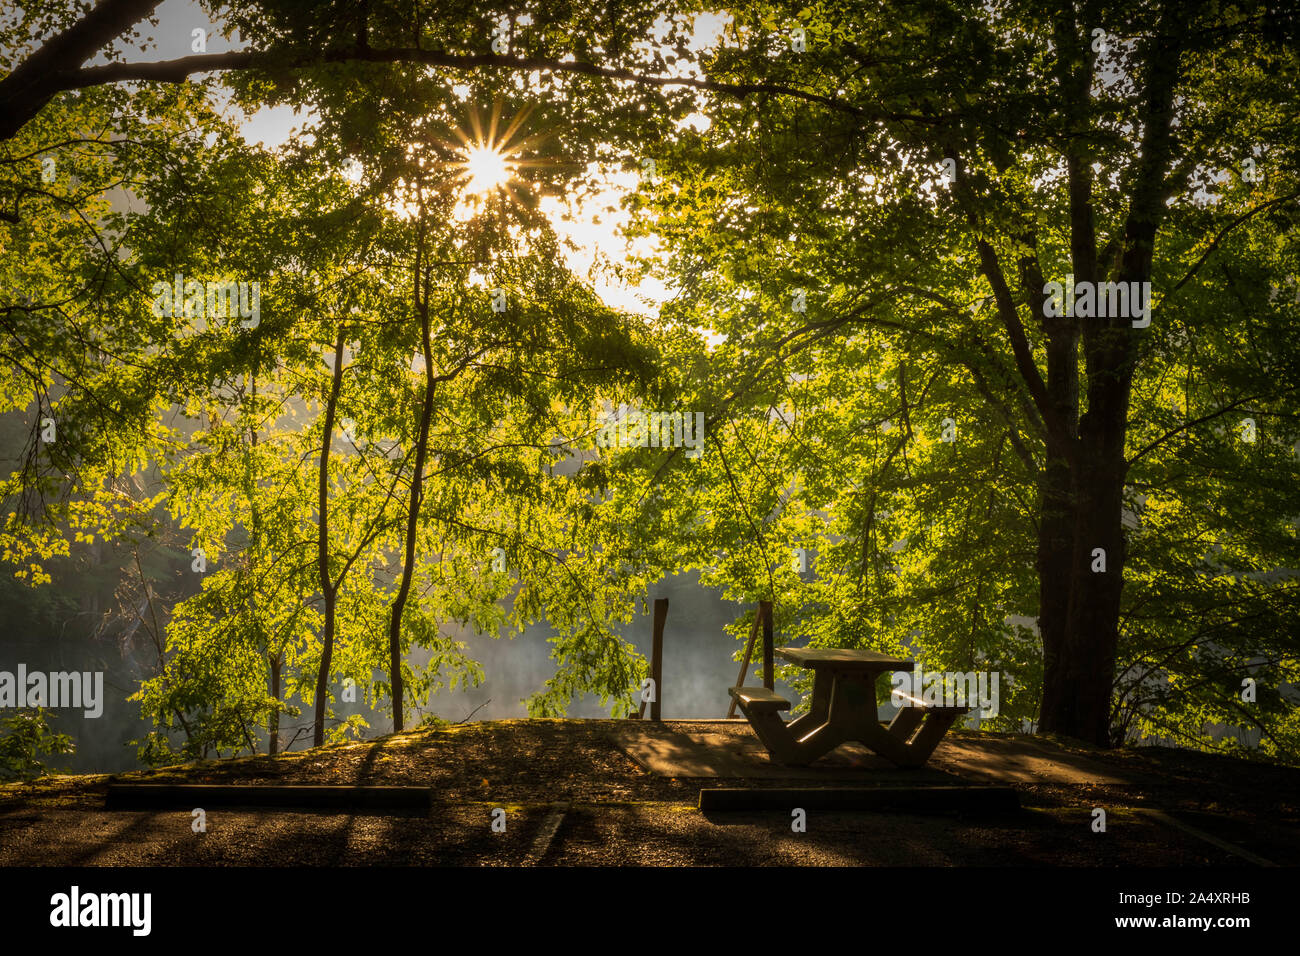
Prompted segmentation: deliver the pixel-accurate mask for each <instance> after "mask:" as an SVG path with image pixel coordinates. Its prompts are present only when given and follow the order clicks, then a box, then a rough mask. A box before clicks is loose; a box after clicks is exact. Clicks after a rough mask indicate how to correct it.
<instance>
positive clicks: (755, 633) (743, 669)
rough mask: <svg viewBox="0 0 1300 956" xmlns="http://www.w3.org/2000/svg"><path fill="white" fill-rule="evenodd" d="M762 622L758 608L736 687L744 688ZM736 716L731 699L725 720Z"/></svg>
mask: <svg viewBox="0 0 1300 956" xmlns="http://www.w3.org/2000/svg"><path fill="white" fill-rule="evenodd" d="M762 621H763V611H762V609H761V608H760V609H759V610H758V612H757V613H755V614H754V623H753V624H751V625H750V626H749V643H747V644H746V645H745V659H744V660H743V661H741V662H740V675H739V676H738V677H737V678H736V686H737V687H744V686H745V672H746V671H748V670H749V658H750V656H751V655H752V654H753V653H754V638H756V637H758V625H759V624H761V623H762ZM735 716H736V698H734V697H733V698H731V706H730V707H728V708H727V719H728V720H730V719H731V718H732V717H735Z"/></svg>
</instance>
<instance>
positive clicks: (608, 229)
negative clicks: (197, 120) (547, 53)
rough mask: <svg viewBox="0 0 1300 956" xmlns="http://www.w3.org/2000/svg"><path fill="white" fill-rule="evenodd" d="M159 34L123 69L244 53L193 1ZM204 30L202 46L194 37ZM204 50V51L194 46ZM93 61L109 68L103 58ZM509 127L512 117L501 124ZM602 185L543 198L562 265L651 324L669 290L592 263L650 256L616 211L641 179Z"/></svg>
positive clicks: (261, 133)
mask: <svg viewBox="0 0 1300 956" xmlns="http://www.w3.org/2000/svg"><path fill="white" fill-rule="evenodd" d="M155 15H156V18H157V22H158V26H157V28H152V27H147V26H146V27H145V28H144V29H143V30H142V33H143V34H144V35H145V36H146V37H147V38H148V40H149V41H150V42H148V43H147V45H146V48H145V49H144V50H141V49H139V48H132V49H129V50H126V51H124V52H123V55H122V57H121V59H123V60H125V61H128V62H137V61H140V62H148V61H155V60H168V59H176V58H179V57H184V56H191V55H193V54H194V53H197V52H206V53H223V52H227V51H230V50H237V49H242V48H243V43H242V42H241V41H240V39H239V37H238V35H236V36H235V37H234V38H233V41H234V42H232V41H231V40H227V39H225V38H224V37H222V36H221V35H220V32H219V29H218V27H219V24H214V23H213V22H212V20H211V19H210V18H209V17H208V16H207V14H206V13H204V12H203V10H202V8H201V7H200V6H199V5H198V3H196V2H194V0H164V2H163V3H161V4H159V6H158V8H157V10H156V13H155ZM728 20H729V15H728V14H705V15H703V16H701V17H698V18H697V19H696V21H695V25H694V36H693V42H692V44H691V47H692V48H693V49H695V50H700V49H703V48H705V47H708V46H711V45H713V44H715V43H717V42H719V40H720V39H721V37H722V32H723V29H724V26H725V24H726V22H727V21H728ZM199 30H201V31H203V36H202V38H201V41H200V39H199V38H198V37H196V34H195V31H199ZM656 35H657V33H656V30H655V28H654V27H653V26H652V27H651V29H650V30H649V31H648V39H647V40H646V41H645V42H646V43H650V42H653V41H654V39H655V37H656ZM200 42H201V43H202V49H199V48H197V46H196V44H198V43H200ZM93 62H107V60H106V59H105V58H103V57H102V56H101V57H99V58H97V60H95V61H93ZM673 71H674V72H675V73H680V74H682V75H686V74H688V73H690V72H692V68H691V66H690V65H689V64H687V63H685V61H678V64H677V65H675V66H674V68H673ZM452 89H453V91H454V92H457V93H461V94H463V93H467V92H468V89H467V88H466V87H464V86H453V87H452ZM223 107H224V112H225V113H226V115H227V116H228V117H230V118H231V119H232V120H234V121H235V122H237V123H239V124H240V126H241V127H242V135H243V137H244V139H245V140H246V141H247V142H249V143H256V144H260V145H262V146H263V147H266V148H268V149H274V148H276V147H277V146H280V145H282V144H283V143H285V142H286V141H287V140H288V139H289V138H290V137H291V136H292V135H293V132H294V130H295V129H302V128H304V127H309V126H310V125H311V123H312V122H313V119H314V117H313V115H312V113H311V111H310V110H302V111H296V110H295V109H294V108H292V107H290V106H276V107H264V108H262V109H259V110H257V111H256V112H254V113H251V114H249V113H245V112H244V111H242V110H241V109H239V108H238V107H236V106H234V105H233V104H231V103H230V102H229V101H228V100H227V101H226V102H225V103H224V104H223ZM506 121H507V122H508V121H509V117H506ZM687 122H688V123H689V124H691V125H693V126H695V127H696V128H702V127H703V126H704V125H706V124H707V123H708V122H709V121H708V119H707V118H706V117H704V116H702V115H698V114H697V115H695V116H693V117H690V118H688V120H687ZM591 172H594V173H595V174H596V181H597V182H599V183H600V184H601V186H600V187H599V188H598V189H597V190H595V191H594V192H591V193H587V194H584V195H583V196H581V197H576V196H566V197H555V196H547V197H543V198H542V200H541V203H540V208H541V209H542V211H543V212H544V213H545V214H546V216H547V218H548V219H549V220H550V221H551V224H552V226H553V228H554V229H555V231H556V232H557V234H558V235H559V236H560V238H561V239H562V240H568V242H564V243H562V248H563V249H564V250H565V253H564V254H565V259H566V264H567V265H568V267H569V269H570V270H571V271H572V272H573V273H574V274H575V275H578V276H580V277H582V278H584V279H586V280H587V281H588V282H589V284H590V285H591V287H592V289H593V290H594V291H595V292H596V294H597V295H599V296H600V298H601V299H602V301H604V302H605V303H606V304H607V305H609V306H611V307H614V308H619V309H624V310H626V311H629V312H632V313H634V314H638V315H642V316H647V317H654V316H656V315H657V314H658V311H659V307H660V306H661V305H662V304H663V303H664V302H665V301H667V300H668V299H669V298H670V297H671V295H672V290H671V289H669V288H668V287H666V286H665V285H664V284H663V283H662V282H660V281H659V280H656V279H653V278H648V279H645V280H643V281H642V282H641V283H640V284H639V285H638V286H637V287H635V288H633V287H629V286H628V285H626V284H623V283H620V282H617V281H611V277H610V275H609V274H608V272H607V270H604V269H596V268H594V267H595V266H596V265H597V260H598V259H601V260H605V261H606V262H608V263H612V264H614V265H618V264H622V263H625V262H626V261H627V260H628V258H629V256H630V255H631V254H637V255H648V254H651V253H653V252H654V251H655V240H654V239H653V238H648V237H647V238H641V239H638V240H637V241H636V242H635V244H633V243H630V242H629V240H628V239H627V238H626V237H625V236H624V235H623V233H622V230H623V227H624V226H625V225H626V224H627V222H628V220H629V214H628V212H627V211H626V210H625V209H622V208H621V207H620V202H621V200H622V198H623V197H624V196H625V195H626V194H627V193H629V192H631V191H634V190H636V189H637V188H638V186H639V179H640V175H639V174H638V173H633V172H628V171H625V170H603V171H602V170H600V169H595V170H591Z"/></svg>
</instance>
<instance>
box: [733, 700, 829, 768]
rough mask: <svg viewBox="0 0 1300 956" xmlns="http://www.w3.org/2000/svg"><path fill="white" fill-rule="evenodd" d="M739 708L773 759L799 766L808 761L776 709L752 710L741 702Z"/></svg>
mask: <svg viewBox="0 0 1300 956" xmlns="http://www.w3.org/2000/svg"><path fill="white" fill-rule="evenodd" d="M740 710H741V712H742V713H743V714H744V715H745V719H746V720H748V721H749V726H750V727H752V728H753V729H754V733H755V734H756V735H757V736H758V739H759V740H760V741H762V744H763V746H764V747H766V748H767V752H768V753H769V754H770V755H771V757H772V759H773V760H774V761H776V762H777V763H781V764H788V765H790V766H800V765H802V764H805V763H809V762H810V761H808V760H805V759H804V750H803V747H802V746H801V745H800V743H799V741H797V740H796V739H795V738H794V737H792V736H791V735H790V729H789V727H788V725H787V724H786V723H785V721H783V720H782V719H781V717H780V715H779V714H777V713H776V711H773V710H763V711H754V710H750V709H748V708H746V707H745V705H744V704H743V703H742V704H741V705H740ZM814 759H815V758H814Z"/></svg>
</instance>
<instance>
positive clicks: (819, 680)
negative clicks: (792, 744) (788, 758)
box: [785, 667, 835, 740]
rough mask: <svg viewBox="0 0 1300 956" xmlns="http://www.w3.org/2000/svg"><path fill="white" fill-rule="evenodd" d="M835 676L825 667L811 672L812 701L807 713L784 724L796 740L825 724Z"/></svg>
mask: <svg viewBox="0 0 1300 956" xmlns="http://www.w3.org/2000/svg"><path fill="white" fill-rule="evenodd" d="M834 678H835V675H834V674H832V673H831V672H830V671H829V670H827V669H826V668H825V667H818V668H817V669H816V670H815V671H813V691H812V700H811V701H809V703H808V713H806V714H804V715H803V716H802V717H796V718H795V719H794V720H792V721H790V722H789V723H788V724H786V725H785V726H786V729H787V730H789V731H790V733H791V735H792V736H793V737H794V738H795V739H796V740H799V739H802V738H803V737H806V736H807V735H808V734H810V733H812V732H813V731H814V730H816V729H817V728H818V727H820V726H821V725H822V724H824V723H826V715H827V714H828V713H830V709H831V690H832V688H833V687H834V684H835V680H834Z"/></svg>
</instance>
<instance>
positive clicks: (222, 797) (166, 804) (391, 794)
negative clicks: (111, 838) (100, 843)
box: [104, 783, 433, 810]
mask: <svg viewBox="0 0 1300 956" xmlns="http://www.w3.org/2000/svg"><path fill="white" fill-rule="evenodd" d="M104 802H105V808H106V809H108V810H155V809H175V810H190V809H193V808H195V807H202V808H203V809H207V808H209V807H302V808H307V809H336V808H348V809H384V810H396V809H412V810H427V809H428V808H429V807H430V806H431V805H432V803H433V791H432V790H431V789H430V788H428V787H388V786H312V785H299V786H287V785H278V784H272V785H266V786H257V785H237V786H228V785H216V784H189V783H186V784H178V783H110V784H109V785H108V794H107V796H106V797H105V801H104Z"/></svg>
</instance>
